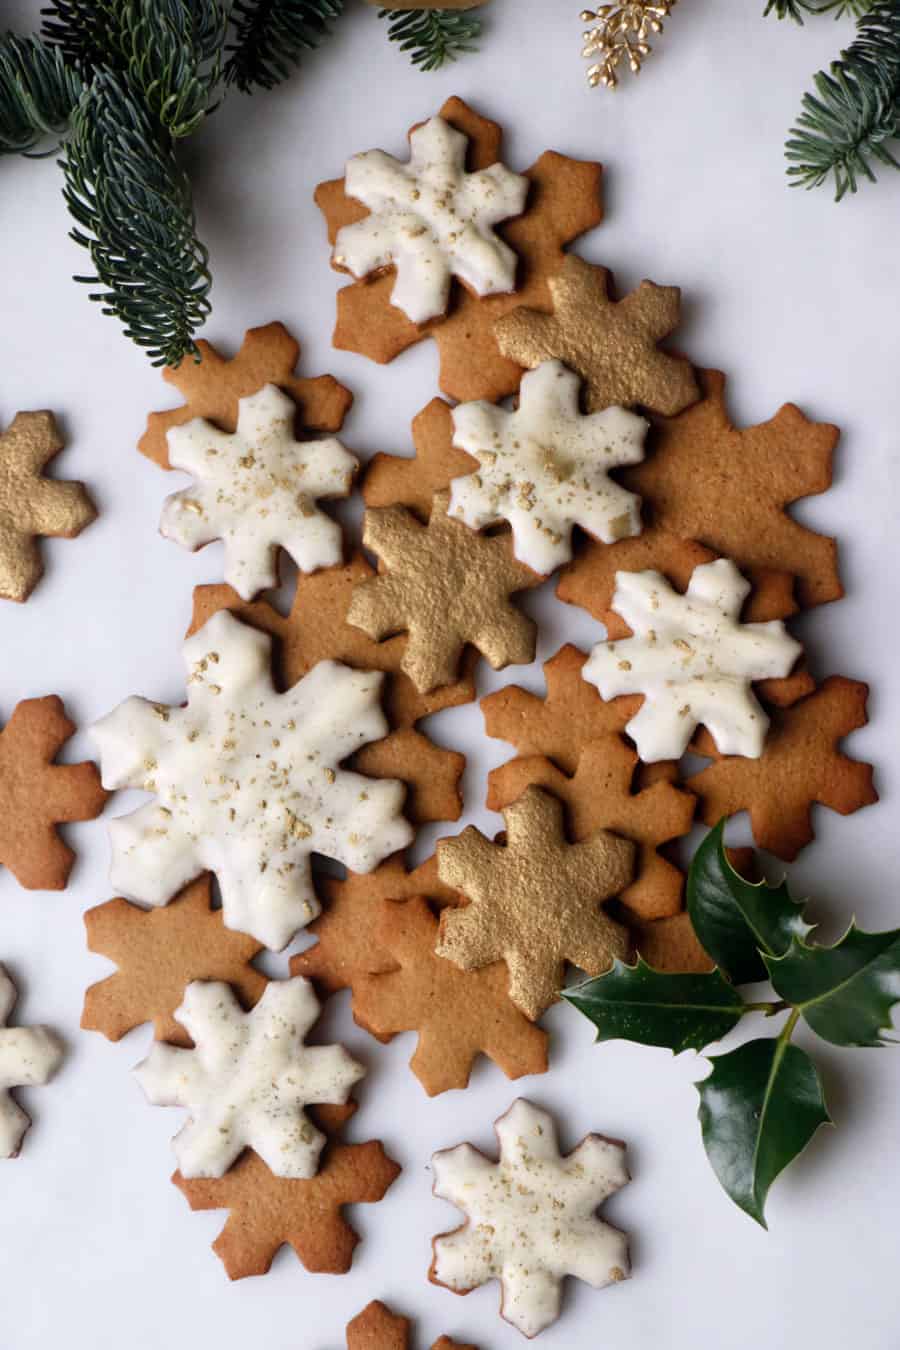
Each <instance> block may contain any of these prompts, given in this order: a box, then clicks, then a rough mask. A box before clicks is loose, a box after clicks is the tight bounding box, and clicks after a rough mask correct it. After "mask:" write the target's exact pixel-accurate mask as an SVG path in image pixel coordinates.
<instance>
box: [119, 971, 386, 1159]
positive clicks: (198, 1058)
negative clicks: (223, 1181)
mask: <svg viewBox="0 0 900 1350" xmlns="http://www.w3.org/2000/svg"><path fill="white" fill-rule="evenodd" d="M318 1015H319V1001H318V999H317V998H316V996H315V994H314V993H313V988H312V985H311V984H310V982H309V981H308V980H305V979H303V977H302V976H301V975H298V976H296V977H295V978H294V979H292V980H280V981H277V980H276V981H273V982H272V983H271V984H269V985H267V986H266V990H265V993H264V994H263V996H262V998H261V999H260V1001H259V1003H257V1005H256V1007H255V1008H253V1009H252V1011H250V1012H244V1010H243V1009H242V1008H241V1006H240V1004H239V1003H238V1001H237V999H236V998H235V996H234V993H233V991H232V989H231V987H230V986H229V985H227V984H221V983H218V982H210V983H208V984H207V983H200V982H198V983H194V984H189V985H188V987H187V989H186V990H185V993H184V1001H183V1003H182V1005H181V1007H180V1008H179V1009H178V1010H177V1012H176V1013H175V1017H176V1018H177V1020H178V1021H179V1022H180V1023H181V1024H182V1026H183V1027H184V1028H185V1030H186V1031H187V1033H188V1035H189V1036H190V1037H191V1040H192V1041H193V1042H194V1045H195V1047H196V1048H195V1049H193V1050H181V1049H178V1048H176V1047H175V1046H173V1045H163V1044H160V1043H157V1044H156V1045H154V1046H153V1049H152V1050H151V1051H150V1054H149V1055H148V1056H147V1058H146V1059H145V1060H144V1061H143V1062H142V1063H141V1064H139V1065H138V1066H137V1068H136V1069H135V1071H134V1072H135V1074H136V1076H137V1078H138V1081H139V1082H140V1084H141V1087H142V1088H143V1089H144V1092H145V1093H146V1094H147V1098H148V1100H149V1101H150V1102H152V1104H153V1105H154V1106H183V1107H184V1108H185V1109H186V1110H188V1111H189V1112H190V1119H189V1120H188V1122H187V1124H186V1125H185V1126H184V1127H183V1129H181V1130H180V1131H179V1132H178V1134H177V1135H176V1136H175V1138H174V1140H173V1144H172V1146H173V1148H174V1150H175V1156H176V1157H177V1159H178V1166H179V1168H180V1169H181V1174H182V1176H184V1177H222V1176H224V1175H225V1173H226V1172H227V1171H228V1169H229V1167H231V1165H232V1164H233V1163H234V1162H236V1161H237V1159H238V1157H239V1156H240V1154H241V1153H242V1152H243V1150H244V1149H245V1148H252V1149H253V1150H254V1151H255V1152H256V1153H258V1154H259V1156H260V1157H261V1158H262V1160H263V1162H264V1163H265V1164H266V1165H267V1167H268V1168H269V1170H270V1171H271V1172H274V1174H275V1175H276V1176H278V1177H294V1178H301V1179H302V1178H306V1177H314V1176H315V1175H316V1171H317V1169H318V1165H319V1154H320V1153H321V1151H322V1145H323V1144H324V1142H325V1136H324V1135H323V1134H322V1133H321V1132H320V1131H319V1130H317V1129H316V1127H315V1126H314V1125H313V1124H312V1122H311V1121H310V1119H309V1117H308V1116H307V1115H306V1113H305V1111H304V1110H303V1108H304V1107H305V1106H314V1105H319V1104H322V1103H324V1102H329V1103H332V1102H333V1103H338V1104H339V1103H342V1102H345V1101H346V1100H347V1096H348V1094H349V1092H350V1089H351V1088H352V1087H353V1084H354V1083H356V1082H358V1080H359V1079H360V1078H362V1076H363V1074H364V1073H365V1069H364V1068H363V1066H362V1065H361V1064H357V1062H356V1060H354V1059H351V1057H350V1056H349V1055H348V1054H347V1051H346V1050H345V1049H344V1048H343V1046H340V1045H315V1046H306V1045H304V1044H303V1040H304V1037H305V1036H306V1033H307V1032H308V1031H309V1029H310V1027H311V1026H312V1025H313V1023H314V1022H315V1020H316V1018H317V1017H318Z"/></svg>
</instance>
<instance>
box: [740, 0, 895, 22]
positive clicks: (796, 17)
mask: <svg viewBox="0 0 900 1350" xmlns="http://www.w3.org/2000/svg"><path fill="white" fill-rule="evenodd" d="M871 7H872V0H768V3H767V4H766V7H765V9H764V10H763V16H765V15H766V14H772V13H773V12H774V14H775V17H776V18H778V19H793V21H794V23H799V24H802V23H803V15H804V14H832V15H833V16H834V17H835V18H836V19H843V18H844V16H845V15H847V14H849V15H850V16H851V17H852V18H854V19H859V18H861V17H862V15H863V14H865V13H866V11H867V10H869V9H871Z"/></svg>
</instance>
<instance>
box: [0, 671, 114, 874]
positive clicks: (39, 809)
mask: <svg viewBox="0 0 900 1350" xmlns="http://www.w3.org/2000/svg"><path fill="white" fill-rule="evenodd" d="M74 732H75V724H74V723H73V722H70V720H69V718H68V717H67V716H66V713H65V709H64V708H63V705H62V701H61V700H60V699H58V698H57V697H56V696H55V695H54V694H50V695H48V696H47V697H46V698H30V699H26V700H24V701H23V702H22V703H19V704H18V706H17V707H16V708H15V709H14V711H13V714H12V717H10V719H9V721H8V722H7V724H6V726H5V727H4V728H3V730H2V731H0V863H2V864H3V865H4V866H6V867H8V868H9V870H10V871H11V872H12V874H13V876H14V877H15V878H16V880H17V881H18V882H19V883H20V885H22V886H25V887H26V888H27V889H28V890H42V891H61V890H63V889H64V888H65V885H66V882H67V881H68V879H69V873H70V872H71V870H72V864H73V863H74V861H75V854H74V853H73V851H72V849H70V848H69V846H68V844H65V843H63V841H62V839H61V838H60V837H59V834H58V833H57V829H56V827H57V825H61V824H64V823H65V822H67V821H75V820H93V819H94V817H95V816H98V815H99V814H100V812H101V811H102V810H103V807H104V804H105V802H106V793H105V792H104V790H103V788H102V787H101V785H100V775H99V773H98V772H97V767H96V765H95V764H90V763H84V764H57V763H55V760H56V756H57V754H58V752H59V751H60V750H61V749H62V747H63V745H64V744H65V743H66V741H67V740H68V739H69V737H70V736H72V735H73V734H74Z"/></svg>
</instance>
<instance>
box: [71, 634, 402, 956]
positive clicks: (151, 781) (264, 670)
mask: <svg viewBox="0 0 900 1350" xmlns="http://www.w3.org/2000/svg"><path fill="white" fill-rule="evenodd" d="M184 655H185V663H186V665H187V670H188V702H187V704H186V705H185V706H184V707H180V708H170V707H166V706H164V705H163V704H160V703H149V702H147V701H146V700H145V699H141V698H131V699H128V700H126V701H125V702H124V703H122V704H121V705H120V706H119V707H118V708H117V709H115V710H114V711H113V712H111V713H110V714H108V716H107V717H105V718H103V720H102V721H100V722H98V723H96V724H95V726H94V728H93V735H94V739H95V741H96V742H97V745H98V746H99V749H100V759H101V764H102V768H103V775H104V782H105V784H106V785H108V786H109V787H114V788H119V787H137V788H143V790H144V791H145V792H151V793H153V794H155V796H156V797H157V802H156V803H149V804H148V805H146V806H143V807H140V808H139V809H138V810H137V811H134V812H132V814H131V815H128V816H123V817H120V818H119V819H118V820H115V821H113V822H112V823H111V825H110V837H111V841H112V846H113V866H112V881H113V885H114V886H115V887H116V889H117V890H120V891H121V892H122V893H123V895H125V896H128V897H131V898H134V899H138V900H141V901H143V902H144V903H145V904H149V905H165V904H167V903H168V901H169V900H170V899H171V898H172V896H173V895H174V894H175V893H176V892H177V891H178V890H179V888H180V887H181V886H183V885H184V884H185V883H186V882H188V881H191V880H193V878H194V877H196V876H197V875H198V873H200V872H202V871H205V870H206V869H207V868H209V869H211V870H212V871H214V872H215V874H216V876H217V878H218V881H219V885H220V887H221V891H222V910H223V915H224V919H225V923H226V924H227V925H228V927H229V928H237V929H238V930H239V931H241V932H246V933H249V934H250V935H251V936H252V937H255V938H256V939H257V940H258V941H260V942H262V943H264V944H265V945H266V946H268V947H272V948H274V949H276V950H280V949H281V948H282V947H284V946H285V945H286V944H287V943H288V942H289V941H290V940H291V938H292V937H293V936H294V934H295V933H296V932H297V930H298V929H299V928H302V927H303V926H304V925H305V924H307V923H309V921H310V919H313V918H315V916H316V914H317V913H318V912H319V902H318V900H317V898H316V895H315V891H314V889H313V885H312V877H311V874H310V860H311V855H312V853H313V852H314V851H315V852H317V853H322V854H324V855H325V856H326V857H332V858H337V859H338V860H339V861H340V862H343V863H344V864H345V865H346V866H348V867H352V868H353V869H354V870H356V871H360V872H363V871H368V870H370V869H371V868H373V867H375V866H376V865H377V864H378V863H379V862H380V861H381V859H382V858H383V857H387V856H388V855H389V854H391V853H394V852H396V851H397V850H398V849H401V848H405V847H406V845H407V844H408V843H409V842H410V840H411V838H412V830H411V829H410V827H409V825H408V824H407V823H406V821H405V820H404V819H403V817H402V815H401V814H400V811H401V807H402V801H403V796H404V788H403V785H402V784H401V783H399V782H396V781H391V780H384V781H377V780H375V779H371V778H365V777H363V776H362V775H361V774H356V773H351V772H349V771H348V770H346V769H343V768H341V767H340V766H341V764H342V762H343V761H344V760H345V759H346V758H347V757H348V756H349V755H351V754H352V753H353V752H354V750H357V749H358V748H359V747H360V746H362V745H364V744H365V743H366V742H368V741H374V740H378V739H380V738H381V737H382V736H384V735H385V734H386V732H387V723H386V721H385V718H384V715H383V713H382V712H381V709H380V706H379V694H380V687H381V678H382V677H381V675H380V674H378V673H377V672H368V673H363V672H360V671H353V670H350V669H349V668H348V667H347V666H343V665H340V664H339V663H338V662H336V661H320V662H319V663H318V665H316V666H314V667H313V669H312V670H311V671H310V672H309V674H307V675H305V676H304V677H303V679H302V680H300V681H299V682H298V683H297V684H296V685H294V686H293V688H291V689H289V690H288V691H287V692H286V693H284V694H278V693H276V691H275V689H274V686H273V684H272V676H271V640H270V639H269V638H268V637H267V636H265V634H263V633H260V632H258V631H257V630H256V629H253V628H250V627H248V626H247V625H246V624H242V623H240V622H239V621H238V620H237V619H235V618H233V617H232V615H231V614H229V613H228V612H227V611H224V610H223V611H222V612H220V613H218V614H215V615H214V616H213V617H212V618H211V619H210V620H209V622H208V623H207V624H206V625H205V626H204V627H203V628H202V629H200V630H199V632H197V633H195V634H194V635H193V637H190V638H188V640H187V642H186V643H185V644H184Z"/></svg>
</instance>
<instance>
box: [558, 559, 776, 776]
mask: <svg viewBox="0 0 900 1350" xmlns="http://www.w3.org/2000/svg"><path fill="white" fill-rule="evenodd" d="M749 593H750V583H749V581H747V580H746V579H745V578H744V577H743V576H742V575H741V573H740V572H739V571H738V569H737V568H736V567H735V565H734V563H733V562H731V560H730V559H728V558H719V559H718V560H717V561H716V562H711V563H704V564H702V565H701V566H700V567H695V568H694V572H693V575H692V577H691V581H690V585H689V586H688V588H687V591H686V592H685V594H684V595H679V594H678V592H677V591H673V590H672V587H671V586H670V585H669V583H668V582H667V581H666V579H665V577H663V576H662V575H661V574H660V573H659V572H655V571H647V572H617V573H616V592H615V595H614V596H613V602H612V608H613V609H614V610H615V612H616V613H617V614H619V615H621V617H622V618H623V619H624V620H625V622H626V623H627V624H628V626H629V628H630V629H631V630H632V632H633V633H634V637H630V638H625V639H623V640H622V641H620V642H599V643H598V644H597V646H596V647H595V648H594V649H593V651H592V652H591V655H590V657H589V658H588V661H587V663H586V664H585V667H584V678H585V679H586V680H590V682H591V683H592V684H595V685H596V686H597V688H598V689H599V691H600V693H601V695H602V697H603V698H605V699H610V698H616V697H617V696H618V695H619V694H643V695H644V702H643V704H642V705H641V708H640V711H639V712H638V713H637V714H636V715H635V716H634V717H633V718H632V719H631V721H630V722H629V723H628V724H627V726H626V728H625V729H626V731H627V732H628V734H629V736H631V738H632V740H633V741H634V743H635V745H636V746H637V750H638V754H639V755H640V757H641V759H642V760H643V761H644V763H645V764H652V763H655V762H656V761H657V760H663V759H680V758H681V756H682V755H683V754H684V752H685V750H686V749H687V746H688V742H689V741H690V738H691V736H692V735H693V733H694V731H695V730H696V728H697V726H698V725H699V724H700V723H701V722H702V723H703V724H704V725H705V726H706V727H707V728H708V729H709V731H710V733H711V734H712V737H713V739H714V740H715V743H716V745H717V746H718V748H719V750H720V751H721V753H722V754H723V755H744V756H746V757H747V758H748V759H758V758H759V757H760V755H761V754H762V751H763V744H764V742H765V737H766V731H767V729H768V726H769V719H768V717H767V716H766V714H765V712H764V711H763V709H762V708H761V707H760V705H759V703H758V702H757V699H756V697H755V695H754V693H753V690H752V688H751V683H752V681H753V680H767V679H780V678H782V677H783V676H785V675H788V674H789V673H790V670H791V667H792V666H793V665H794V662H795V661H796V660H797V657H798V656H799V655H800V652H801V651H802V648H801V646H800V643H799V642H797V641H795V639H794V638H792V637H791V636H790V635H789V634H788V632H787V630H786V629H785V626H784V624H783V623H781V622H780V620H772V621H771V622H770V623H745V624H742V623H741V621H740V614H741V607H742V606H743V603H744V601H745V600H746V598H747V596H748V595H749Z"/></svg>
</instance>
